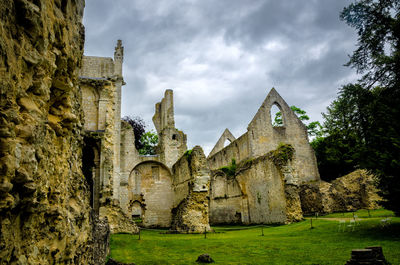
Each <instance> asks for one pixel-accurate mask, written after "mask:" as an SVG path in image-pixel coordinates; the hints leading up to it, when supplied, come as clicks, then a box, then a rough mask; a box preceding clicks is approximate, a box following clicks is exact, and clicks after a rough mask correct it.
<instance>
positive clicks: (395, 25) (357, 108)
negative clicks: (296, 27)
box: [312, 0, 400, 215]
mask: <svg viewBox="0 0 400 265" xmlns="http://www.w3.org/2000/svg"><path fill="white" fill-rule="evenodd" d="M399 10H400V2H399V1H398V0H358V1H355V2H354V3H352V4H350V5H349V6H348V7H346V8H344V10H343V12H342V13H341V16H340V17H341V19H342V20H344V21H345V22H346V23H347V24H348V25H349V26H351V27H354V28H355V29H356V30H357V32H358V36H359V38H358V42H357V49H356V50H355V51H354V53H353V54H352V55H351V56H350V60H349V62H348V63H347V66H351V67H353V68H355V69H356V70H357V72H358V73H361V74H363V76H362V78H361V79H360V80H359V84H349V85H346V86H343V87H342V88H341V89H340V92H339V95H338V98H337V99H336V100H335V101H333V102H332V104H331V105H330V106H329V107H328V109H327V113H326V114H324V119H325V122H324V129H325V132H326V137H324V138H319V139H316V141H315V142H313V143H312V144H313V147H314V149H315V150H316V154H317V159H318V163H319V168H320V173H321V176H322V177H325V178H333V177H336V176H340V175H344V174H346V173H348V172H350V171H352V170H353V169H355V168H358V167H361V168H367V169H370V170H372V171H373V172H374V173H375V174H376V175H377V176H378V177H379V187H380V189H381V190H382V194H381V195H382V196H383V197H384V199H386V201H385V203H384V206H385V207H386V208H388V209H391V210H393V211H394V212H395V213H396V214H397V215H399V214H400V82H399V74H400V60H399V58H400V49H399V48H400V12H399Z"/></svg>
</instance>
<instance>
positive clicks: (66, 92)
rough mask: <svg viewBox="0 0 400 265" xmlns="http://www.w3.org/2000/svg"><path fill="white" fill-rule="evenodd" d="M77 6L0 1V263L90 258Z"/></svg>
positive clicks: (78, 0) (78, 2)
mask: <svg viewBox="0 0 400 265" xmlns="http://www.w3.org/2000/svg"><path fill="white" fill-rule="evenodd" d="M83 8H84V1H83V0H63V1H60V0H55V1H44V0H42V1H41V0H36V1H27V0H15V1H12V0H2V1H1V2H0V18H1V25H2V26H1V27H0V89H1V91H0V99H1V101H0V103H1V104H0V108H1V112H0V113H1V114H0V137H1V138H0V141H1V145H0V147H1V148H0V226H1V233H0V263H1V264H92V263H93V230H92V229H93V226H92V223H93V220H91V218H90V211H91V207H90V203H89V197H90V196H89V193H90V191H89V189H88V187H87V185H86V181H85V178H84V176H83V174H82V172H81V159H82V157H81V155H82V136H81V133H82V108H81V96H80V92H79V90H78V86H77V74H76V69H77V67H78V66H79V65H80V63H81V58H82V53H83V43H84V28H83V26H82V23H81V20H82V15H83ZM104 230H107V229H104ZM98 234H99V236H100V235H104V233H102V232H101V231H100V232H99V233H98ZM96 242H104V243H103V244H106V242H107V240H106V238H104V239H103V240H100V241H96ZM103 249H106V248H103ZM105 252H107V251H105ZM96 260H99V259H98V258H96Z"/></svg>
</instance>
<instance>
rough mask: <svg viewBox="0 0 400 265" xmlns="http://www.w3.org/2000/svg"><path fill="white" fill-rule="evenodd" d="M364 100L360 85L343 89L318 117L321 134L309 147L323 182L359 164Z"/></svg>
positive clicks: (364, 128) (364, 129)
mask: <svg viewBox="0 0 400 265" xmlns="http://www.w3.org/2000/svg"><path fill="white" fill-rule="evenodd" d="M368 98H369V95H368V93H365V90H364V89H363V88H362V87H361V86H360V85H353V84H349V85H346V86H343V87H342V88H341V89H340V92H339V96H338V98H337V99H335V100H334V101H333V102H332V103H331V104H330V105H329V106H328V107H327V112H326V113H323V114H322V116H323V118H324V120H325V121H324V124H323V130H324V134H325V135H324V136H323V137H316V138H315V139H314V140H313V141H312V142H311V146H312V147H313V148H314V150H315V154H316V157H317V162H318V169H319V171H320V174H321V178H322V179H323V180H326V181H329V180H333V179H335V178H337V177H341V176H343V175H346V174H348V173H350V172H352V171H354V170H355V169H356V168H359V167H360V166H362V165H363V163H362V161H363V156H364V154H365V139H366V137H365V134H366V132H368V129H367V126H368V124H367V123H366V121H367V117H368V116H369V114H368V113H369V109H368Z"/></svg>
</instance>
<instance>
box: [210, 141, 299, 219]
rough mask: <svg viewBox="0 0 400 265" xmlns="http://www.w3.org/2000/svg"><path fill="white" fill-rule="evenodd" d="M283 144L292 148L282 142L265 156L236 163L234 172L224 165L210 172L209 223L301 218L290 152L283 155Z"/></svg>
mask: <svg viewBox="0 0 400 265" xmlns="http://www.w3.org/2000/svg"><path fill="white" fill-rule="evenodd" d="M285 147H287V148H289V150H292V149H290V148H291V147H290V146H289V145H283V146H281V147H280V148H278V149H277V150H274V151H272V152H270V153H268V154H266V155H264V156H261V157H258V158H256V159H250V160H247V161H243V162H241V163H239V164H238V165H237V167H236V169H235V170H234V171H233V170H231V171H230V172H228V171H226V170H224V169H223V168H221V169H218V170H215V171H213V175H212V178H211V198H210V199H211V202H210V222H211V223H212V224H217V223H245V224H249V223H290V222H295V221H299V220H302V218H303V215H302V211H301V205H300V198H299V196H298V190H297V189H298V186H297V184H296V183H294V182H292V180H293V178H292V177H293V175H295V172H294V171H293V169H292V167H291V160H292V154H290V153H289V154H288V156H286V155H284V156H282V152H285V151H283V149H282V148H285ZM290 152H292V151H290ZM281 157H283V158H281ZM230 167H231V168H232V164H231V165H230Z"/></svg>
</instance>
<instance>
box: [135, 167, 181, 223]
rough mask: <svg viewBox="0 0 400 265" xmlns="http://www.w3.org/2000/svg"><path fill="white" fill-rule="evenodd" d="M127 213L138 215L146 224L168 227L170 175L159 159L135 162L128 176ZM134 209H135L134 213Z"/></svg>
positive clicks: (170, 204)
mask: <svg viewBox="0 0 400 265" xmlns="http://www.w3.org/2000/svg"><path fill="white" fill-rule="evenodd" d="M128 198H129V209H128V211H129V214H130V215H131V216H133V215H135V216H137V214H138V212H139V208H138V207H140V216H141V219H142V220H143V225H144V226H146V227H170V225H171V218H172V214H171V210H172V208H173V202H174V191H173V189H172V175H171V172H170V170H169V169H168V168H167V167H166V166H165V165H164V164H162V163H160V162H158V161H145V162H142V163H139V164H138V165H136V166H135V167H134V168H133V170H132V171H131V173H130V175H129V179H128ZM134 211H136V212H134Z"/></svg>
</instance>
